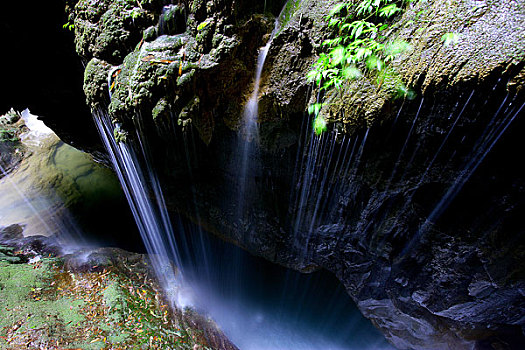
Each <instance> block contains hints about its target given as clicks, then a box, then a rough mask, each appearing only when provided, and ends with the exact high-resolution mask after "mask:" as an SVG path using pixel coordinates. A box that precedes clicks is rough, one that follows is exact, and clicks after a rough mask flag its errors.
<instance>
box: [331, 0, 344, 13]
mask: <svg viewBox="0 0 525 350" xmlns="http://www.w3.org/2000/svg"><path fill="white" fill-rule="evenodd" d="M345 6H346V4H345V3H344V2H341V3H339V4H337V5H335V6H334V7H332V10H331V11H330V13H329V14H328V16H333V15H335V14H336V13H339V12H341V10H342V9H343V7H345Z"/></svg>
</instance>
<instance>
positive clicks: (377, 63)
mask: <svg viewBox="0 0 525 350" xmlns="http://www.w3.org/2000/svg"><path fill="white" fill-rule="evenodd" d="M384 67H385V63H384V62H383V60H381V59H380V58H379V57H377V56H376V55H370V56H369V57H368V58H367V59H366V68H368V69H370V70H377V71H382V70H383V68H384Z"/></svg>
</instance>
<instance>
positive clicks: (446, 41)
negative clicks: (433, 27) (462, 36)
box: [441, 33, 459, 46]
mask: <svg viewBox="0 0 525 350" xmlns="http://www.w3.org/2000/svg"><path fill="white" fill-rule="evenodd" d="M441 41H442V42H443V45H445V46H450V45H456V44H457V43H458V42H459V34H457V33H445V34H443V36H442V37H441Z"/></svg>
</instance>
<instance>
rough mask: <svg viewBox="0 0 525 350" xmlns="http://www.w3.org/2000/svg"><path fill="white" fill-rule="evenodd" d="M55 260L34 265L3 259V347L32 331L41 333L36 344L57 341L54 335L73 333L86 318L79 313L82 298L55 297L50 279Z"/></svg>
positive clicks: (0, 267) (0, 321)
mask: <svg viewBox="0 0 525 350" xmlns="http://www.w3.org/2000/svg"><path fill="white" fill-rule="evenodd" d="M55 262H56V260H55V259H42V260H41V261H40V262H39V263H37V264H35V265H29V264H10V263H8V262H6V261H0V281H1V282H0V305H2V317H0V336H2V337H4V338H0V347H2V346H3V345H6V341H5V339H11V341H10V343H9V344H10V345H14V344H18V341H21V342H23V341H24V339H27V337H28V335H27V334H28V333H29V332H38V334H39V339H38V340H37V341H36V344H35V343H34V342H33V344H35V345H38V344H40V345H43V344H46V342H48V341H51V340H54V339H53V335H54V334H56V335H57V336H58V335H60V336H65V335H67V334H69V335H71V333H74V332H75V330H74V327H75V326H78V325H79V324H80V323H82V322H84V321H85V318H84V316H82V315H80V314H79V313H78V310H79V308H81V307H82V306H83V305H84V302H83V301H82V300H72V299H70V298H67V297H65V298H54V297H53V293H51V294H48V292H50V291H51V290H52V289H53V288H52V287H51V286H50V284H49V281H51V280H52V277H53V269H54V264H55Z"/></svg>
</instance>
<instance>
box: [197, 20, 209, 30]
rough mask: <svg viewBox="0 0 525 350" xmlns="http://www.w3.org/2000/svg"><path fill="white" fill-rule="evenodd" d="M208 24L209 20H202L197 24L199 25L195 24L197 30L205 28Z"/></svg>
mask: <svg viewBox="0 0 525 350" xmlns="http://www.w3.org/2000/svg"><path fill="white" fill-rule="evenodd" d="M208 24H210V22H208V21H204V22H202V23H201V24H199V25H198V26H197V30H203V29H204V28H206V26H207V25H208Z"/></svg>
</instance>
